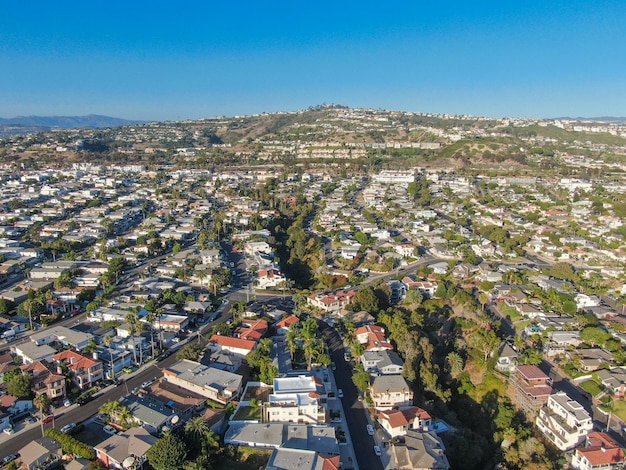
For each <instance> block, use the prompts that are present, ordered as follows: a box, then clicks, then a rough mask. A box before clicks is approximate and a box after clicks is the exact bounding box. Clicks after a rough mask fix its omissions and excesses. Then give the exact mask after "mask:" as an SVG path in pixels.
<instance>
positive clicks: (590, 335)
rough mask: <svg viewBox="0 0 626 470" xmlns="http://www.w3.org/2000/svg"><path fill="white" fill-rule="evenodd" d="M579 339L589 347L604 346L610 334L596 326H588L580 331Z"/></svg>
mask: <svg viewBox="0 0 626 470" xmlns="http://www.w3.org/2000/svg"><path fill="white" fill-rule="evenodd" d="M580 339H581V340H582V341H584V342H585V343H587V344H588V345H590V346H591V347H596V346H604V344H605V343H606V342H607V341H608V340H609V339H611V334H610V333H608V332H606V331H605V330H603V329H602V328H600V327H598V326H589V327H587V328H585V329H584V330H582V331H581V332H580Z"/></svg>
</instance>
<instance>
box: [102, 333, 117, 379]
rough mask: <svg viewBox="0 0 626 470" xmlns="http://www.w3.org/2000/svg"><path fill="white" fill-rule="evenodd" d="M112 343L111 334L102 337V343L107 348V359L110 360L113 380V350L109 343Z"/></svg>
mask: <svg viewBox="0 0 626 470" xmlns="http://www.w3.org/2000/svg"><path fill="white" fill-rule="evenodd" d="M112 343H113V336H111V335H106V336H105V337H104V345H105V346H106V347H107V348H109V360H110V366H111V372H110V375H111V378H112V379H113V380H115V367H113V352H112V351H111V344H112Z"/></svg>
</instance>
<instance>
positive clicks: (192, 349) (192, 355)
mask: <svg viewBox="0 0 626 470" xmlns="http://www.w3.org/2000/svg"><path fill="white" fill-rule="evenodd" d="M200 354H202V347H201V346H200V345H199V344H198V343H189V344H187V345H186V346H185V347H184V348H182V349H181V350H180V351H178V352H177V353H176V359H178V360H182V359H188V360H190V361H197V360H198V358H199V357H200Z"/></svg>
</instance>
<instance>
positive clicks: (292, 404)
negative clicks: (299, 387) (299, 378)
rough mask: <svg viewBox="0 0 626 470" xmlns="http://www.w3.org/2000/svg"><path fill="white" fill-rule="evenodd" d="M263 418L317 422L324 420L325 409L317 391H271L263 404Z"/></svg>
mask: <svg viewBox="0 0 626 470" xmlns="http://www.w3.org/2000/svg"><path fill="white" fill-rule="evenodd" d="M263 420H264V421H266V422H289V423H310V424H319V423H324V422H325V421H326V410H325V408H324V407H323V406H322V405H321V400H320V396H319V395H318V394H317V393H272V394H271V395H270V396H269V400H268V401H267V402H265V403H264V404H263Z"/></svg>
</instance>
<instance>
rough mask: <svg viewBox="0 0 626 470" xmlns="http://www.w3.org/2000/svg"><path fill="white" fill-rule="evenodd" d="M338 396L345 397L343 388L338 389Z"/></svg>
mask: <svg viewBox="0 0 626 470" xmlns="http://www.w3.org/2000/svg"><path fill="white" fill-rule="evenodd" d="M337 396H338V397H339V398H343V390H342V389H338V390H337Z"/></svg>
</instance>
